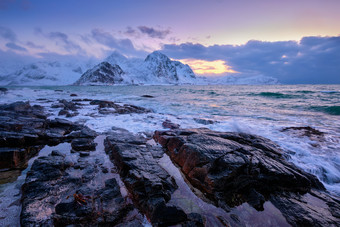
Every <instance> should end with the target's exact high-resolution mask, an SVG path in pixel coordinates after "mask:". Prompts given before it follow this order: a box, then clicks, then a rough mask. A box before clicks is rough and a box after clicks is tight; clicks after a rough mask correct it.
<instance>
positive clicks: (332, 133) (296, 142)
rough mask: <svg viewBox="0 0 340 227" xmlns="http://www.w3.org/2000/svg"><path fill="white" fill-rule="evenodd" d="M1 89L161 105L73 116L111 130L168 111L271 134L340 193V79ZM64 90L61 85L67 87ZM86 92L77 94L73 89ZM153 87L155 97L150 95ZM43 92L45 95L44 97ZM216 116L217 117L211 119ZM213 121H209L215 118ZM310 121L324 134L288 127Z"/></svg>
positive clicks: (200, 122)
mask: <svg viewBox="0 0 340 227" xmlns="http://www.w3.org/2000/svg"><path fill="white" fill-rule="evenodd" d="M9 89H10V90H9V92H8V93H7V94H4V95H1V94H0V103H6V102H13V101H17V100H30V101H31V102H32V103H33V104H39V105H43V106H46V108H47V110H48V111H50V113H51V114H52V116H51V117H55V116H56V115H57V112H56V110H52V109H51V108H50V105H51V102H46V100H41V98H43V99H47V100H49V101H52V103H53V102H56V101H57V100H58V99H69V100H71V99H74V98H93V99H107V100H112V101H116V102H121V103H129V104H135V105H139V106H143V107H146V108H150V109H152V110H153V113H149V114H132V115H120V116H113V115H98V114H97V112H96V111H95V110H94V107H93V106H92V107H84V108H83V109H82V110H80V112H81V115H80V116H76V117H73V118H70V120H73V121H80V122H83V123H85V124H86V125H88V126H89V127H91V128H93V129H95V130H97V131H99V132H104V131H108V130H110V129H111V128H112V127H113V126H114V127H121V128H125V129H127V130H129V131H131V132H135V133H136V132H148V133H151V132H153V131H154V130H157V129H162V122H163V121H164V120H166V119H168V120H171V121H172V122H174V123H178V124H180V125H181V126H182V127H183V128H190V127H207V128H210V129H213V130H218V131H238V132H246V133H253V134H257V135H261V136H264V137H267V138H269V139H271V140H273V141H275V142H276V143H278V144H279V145H280V146H281V147H282V148H283V149H284V150H285V152H286V153H287V155H288V157H287V158H288V159H289V160H290V161H291V162H293V163H295V164H296V165H297V166H299V167H301V168H302V169H304V170H306V171H308V172H311V173H313V174H315V175H317V176H318V178H319V179H320V180H321V181H322V182H323V183H324V184H325V186H326V187H327V188H328V189H329V190H330V191H331V192H333V193H336V194H339V195H340V85H262V86H258V85H253V86H251V85H247V86H246V85H214V86H107V87H95V86H93V87H77V86H65V87H25V88H22V87H13V88H9ZM60 90H61V91H60ZM71 93H74V94H77V95H78V97H71V96H70V94H71ZM143 95H151V96H153V98H145V97H142V96H143ZM38 99H40V100H38ZM208 120H209V121H208ZM207 123H209V124H207ZM305 126H310V127H313V128H315V129H317V130H319V131H321V132H324V135H323V136H322V137H307V136H303V135H302V134H301V133H299V132H298V131H296V132H294V131H282V129H284V128H285V127H305Z"/></svg>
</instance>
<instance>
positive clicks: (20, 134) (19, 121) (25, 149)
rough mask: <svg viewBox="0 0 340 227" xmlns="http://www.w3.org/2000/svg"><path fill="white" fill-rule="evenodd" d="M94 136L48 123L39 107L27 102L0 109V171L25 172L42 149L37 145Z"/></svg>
mask: <svg viewBox="0 0 340 227" xmlns="http://www.w3.org/2000/svg"><path fill="white" fill-rule="evenodd" d="M95 136H96V133H95V132H94V131H93V130H91V129H89V128H88V127H86V126H83V125H80V124H77V123H73V122H71V121H67V120H64V119H58V118H57V119H53V120H51V119H47V115H46V114H45V113H44V111H43V108H42V107H41V106H37V105H34V106H31V105H30V103H29V102H15V103H11V104H5V105H0V147H1V152H0V157H1V159H0V169H1V168H9V169H13V168H19V169H21V168H25V166H26V163H27V161H28V160H29V159H30V158H31V157H33V156H34V155H35V154H37V153H38V151H39V150H40V149H41V148H40V147H39V146H40V145H46V144H50V145H56V144H58V143H61V142H65V141H71V140H72V139H75V138H90V139H94V137H95Z"/></svg>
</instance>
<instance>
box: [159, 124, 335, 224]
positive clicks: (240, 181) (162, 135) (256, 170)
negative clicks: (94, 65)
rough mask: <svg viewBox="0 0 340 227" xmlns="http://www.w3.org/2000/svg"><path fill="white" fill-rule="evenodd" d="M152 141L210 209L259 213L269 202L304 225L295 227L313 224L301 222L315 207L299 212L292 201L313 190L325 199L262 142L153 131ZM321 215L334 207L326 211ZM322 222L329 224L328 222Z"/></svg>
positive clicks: (311, 179)
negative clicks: (245, 209) (216, 206)
mask: <svg viewBox="0 0 340 227" xmlns="http://www.w3.org/2000/svg"><path fill="white" fill-rule="evenodd" d="M154 139H155V140H156V141H158V142H159V143H160V144H161V145H162V146H163V147H164V148H166V152H167V154H168V155H169V156H170V158H171V160H172V161H173V162H175V163H176V164H177V165H178V166H179V167H180V169H181V171H182V172H183V173H184V175H185V176H186V178H187V179H188V180H189V181H190V183H191V184H192V185H193V186H194V187H196V188H198V189H199V190H201V191H202V192H203V193H204V194H205V195H206V196H207V197H208V198H210V199H211V200H212V201H215V202H216V204H221V203H223V202H225V203H226V204H227V205H228V206H230V207H235V206H238V205H240V204H242V203H244V202H248V203H249V204H250V205H251V206H253V207H254V208H255V209H257V210H263V209H264V208H263V203H264V202H265V201H266V200H268V199H270V200H271V201H273V204H274V205H275V206H276V207H277V208H278V209H279V210H280V211H281V212H282V214H283V215H284V216H285V217H286V219H287V220H288V222H289V223H290V224H292V225H299V224H300V221H301V220H304V219H306V220H304V221H302V222H301V223H312V222H313V221H314V223H315V221H317V218H315V219H313V218H312V219H310V220H309V221H307V219H308V218H309V217H311V216H314V215H316V214H315V212H316V210H318V208H317V206H315V204H313V205H311V204H310V205H308V206H307V205H306V204H305V205H304V206H302V205H301V204H300V202H298V200H297V199H294V198H295V196H297V195H300V194H301V195H304V194H305V193H308V192H310V191H311V190H319V191H320V193H321V194H322V195H324V196H325V197H326V198H329V196H327V195H326V194H325V192H323V190H324V187H323V185H322V184H321V183H320V182H319V180H318V179H317V178H316V177H315V176H313V175H311V174H308V173H306V172H304V171H302V170H300V169H299V168H297V167H295V166H294V165H293V164H291V163H289V162H287V161H286V160H285V159H284V157H283V151H282V150H281V149H280V148H279V147H278V146H277V145H275V144H274V143H273V142H271V141H270V140H268V139H265V138H262V137H259V136H255V135H249V134H243V133H232V132H215V131H211V130H209V129H204V128H202V129H186V130H184V129H183V130H170V131H156V132H155V135H154ZM329 200H331V199H330V198H329ZM282 201H283V202H282ZM324 201H325V199H324ZM284 204H285V205H284ZM325 204H326V203H325ZM285 206H287V207H285ZM288 209H290V212H287V210H288ZM297 209H299V210H298V213H297V214H296V215H295V216H294V217H296V216H300V219H301V220H300V221H298V222H297V221H296V220H297V219H294V218H289V216H291V215H292V214H291V212H297ZM325 210H327V211H328V212H330V210H334V207H332V208H330V205H328V206H326V208H325ZM336 210H339V208H338V207H336ZM306 214H308V215H306ZM324 221H325V223H335V222H334V217H332V216H331V217H324Z"/></svg>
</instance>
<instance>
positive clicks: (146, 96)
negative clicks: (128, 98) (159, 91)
mask: <svg viewBox="0 0 340 227" xmlns="http://www.w3.org/2000/svg"><path fill="white" fill-rule="evenodd" d="M141 97H143V98H155V97H154V96H152V95H142V96H141Z"/></svg>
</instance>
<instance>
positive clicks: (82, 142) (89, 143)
mask: <svg viewBox="0 0 340 227" xmlns="http://www.w3.org/2000/svg"><path fill="white" fill-rule="evenodd" d="M96 145H97V144H96V143H94V142H93V139H88V138H78V139H74V140H72V143H71V146H72V149H73V150H75V151H94V150H96Z"/></svg>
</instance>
